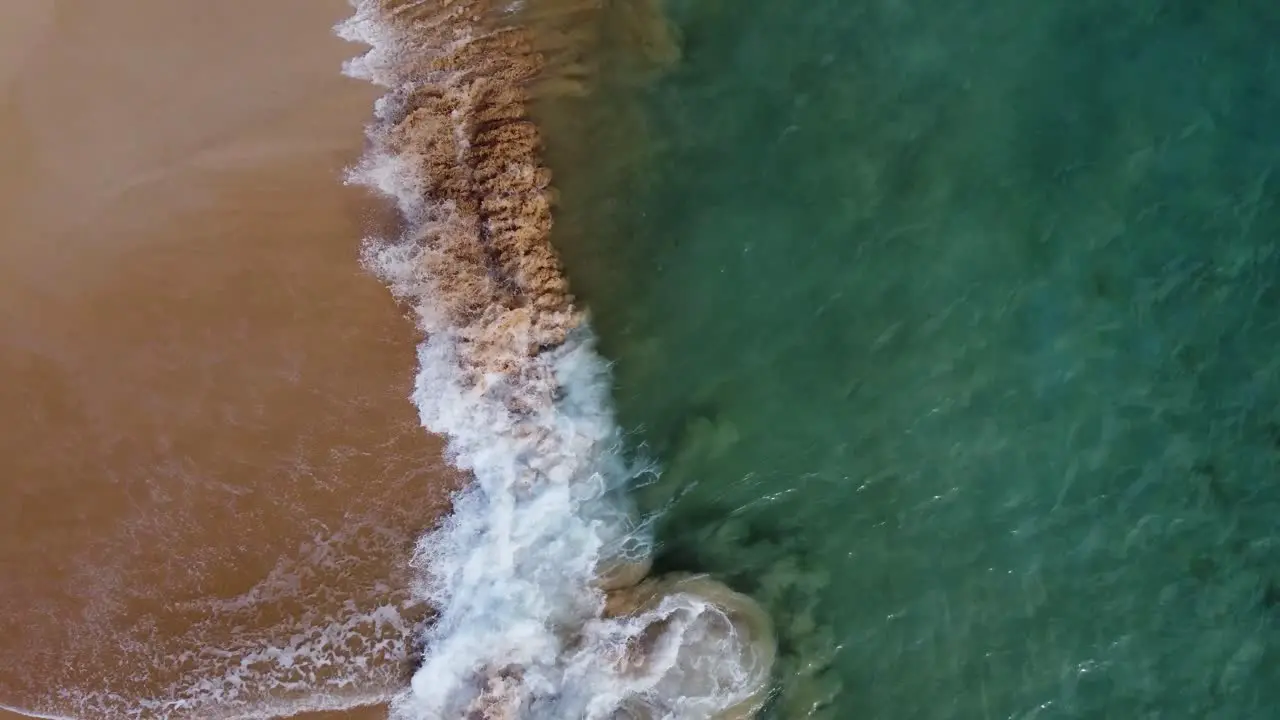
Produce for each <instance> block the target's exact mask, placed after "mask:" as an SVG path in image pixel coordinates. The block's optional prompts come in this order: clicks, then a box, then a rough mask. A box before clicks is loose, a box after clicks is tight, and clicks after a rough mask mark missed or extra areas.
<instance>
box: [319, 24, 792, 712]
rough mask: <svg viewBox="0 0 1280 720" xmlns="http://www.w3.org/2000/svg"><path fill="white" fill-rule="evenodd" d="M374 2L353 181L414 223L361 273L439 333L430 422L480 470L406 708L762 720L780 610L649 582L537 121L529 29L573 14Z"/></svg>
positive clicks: (468, 466)
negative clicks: (557, 241)
mask: <svg viewBox="0 0 1280 720" xmlns="http://www.w3.org/2000/svg"><path fill="white" fill-rule="evenodd" d="M593 7H594V6H593V5H591V4H584V3H574V4H572V5H571V6H569V7H566V8H564V17H566V18H570V19H571V20H572V21H575V22H577V21H581V19H582V17H583V16H584V14H589V13H590V12H591V11H592V9H593ZM355 8H356V11H355V14H354V16H353V17H352V18H351V19H350V20H348V21H347V22H346V23H344V24H343V25H341V26H339V28H338V32H339V34H340V35H341V36H342V37H345V38H347V39H350V40H354V41H359V42H363V43H366V44H368V45H369V46H370V47H371V49H370V50H369V51H368V52H367V53H366V54H365V55H363V56H362V57H360V58H357V59H356V60H353V61H351V63H349V65H348V67H347V72H348V73H349V74H351V75H354V76H357V77H363V78H366V79H368V80H370V81H372V82H375V83H378V84H381V85H383V86H385V87H387V88H388V92H387V94H386V95H385V96H384V97H383V98H382V99H381V100H380V101H379V102H378V104H377V107H376V109H375V118H376V119H375V122H373V123H372V124H371V125H370V127H369V131H368V136H369V149H368V152H367V153H366V156H365V158H364V159H363V161H362V162H361V164H360V165H359V166H358V167H357V168H356V170H355V171H354V172H353V174H352V178H351V179H352V181H354V182H357V183H361V184H364V185H368V186H370V187H373V188H375V189H377V190H379V191H381V192H382V193H384V194H386V195H388V196H390V197H391V198H392V199H393V200H394V201H395V203H396V205H397V208H398V209H399V211H400V213H401V215H402V216H403V218H404V232H403V234H402V235H401V236H400V237H398V238H395V239H393V240H389V241H371V242H369V243H367V247H366V261H367V263H368V265H369V266H370V267H371V268H373V269H374V270H375V271H376V272H377V273H378V274H379V275H381V276H382V277H383V278H385V279H386V281H387V282H388V284H389V285H390V286H391V288H392V290H393V292H395V293H396V294H397V296H399V297H400V298H401V299H402V300H404V301H405V302H406V303H407V304H408V305H409V306H411V307H412V308H413V309H414V311H415V313H416V314H417V317H418V320H419V324H420V326H421V328H422V330H423V331H424V332H425V334H426V340H425V341H424V342H423V343H422V344H421V346H420V348H419V361H420V370H419V374H418V378H417V383H416V388H415V392H414V395H413V399H414V402H415V403H416V405H417V407H418V409H419V412H420V415H421V418H422V422H423V424H424V426H425V427H426V428H427V429H429V430H431V431H432V432H436V433H439V434H441V435H443V436H445V437H446V438H447V439H448V453H449V458H450V459H451V461H452V462H453V463H454V464H456V465H457V466H458V467H459V468H461V469H464V470H467V471H469V472H470V473H471V474H472V475H473V476H474V482H473V483H472V484H471V485H470V486H469V487H468V488H467V489H466V490H464V491H463V492H461V493H460V494H459V495H458V496H457V497H456V498H455V503H454V510H453V513H452V515H451V516H450V517H449V519H448V520H447V521H446V522H444V523H443V524H442V525H441V526H439V527H438V528H436V529H435V530H433V531H432V532H430V533H428V534H427V535H426V536H424V537H423V538H422V539H421V541H420V542H419V544H418V551H417V555H416V560H415V567H416V568H417V569H418V571H419V578H420V580H419V584H418V587H416V588H415V591H416V593H417V595H418V596H419V597H421V598H422V599H424V600H426V601H427V602H429V603H430V604H431V605H432V606H433V607H435V608H436V609H437V610H438V613H439V614H438V616H437V619H436V621H435V623H434V624H433V625H432V626H431V627H430V629H428V630H427V631H426V637H425V641H424V646H425V648H426V650H425V653H424V657H423V661H422V664H421V666H420V667H419V669H418V670H417V672H416V673H415V675H414V678H413V681H412V687H411V689H410V690H408V691H406V692H404V693H402V694H401V695H399V696H398V697H397V698H396V700H395V701H394V703H393V710H392V712H393V716H394V717H397V718H405V719H409V718H412V719H415V720H418V719H437V718H438V719H441V720H443V719H445V718H448V719H449V720H452V719H453V718H459V717H466V718H476V719H477V720H478V719H479V718H549V719H550V718H554V719H555V720H564V718H627V717H630V718H637V719H639V718H652V719H653V720H657V719H658V718H688V719H690V720H693V719H695V718H712V717H723V718H745V717H748V716H750V714H751V713H752V712H753V711H754V710H755V709H756V708H757V707H758V706H759V704H760V703H761V701H762V698H763V693H764V692H765V689H766V688H767V687H768V678H769V668H770V667H771V664H772V659H773V638H772V630H771V629H770V628H769V625H768V619H767V617H765V616H764V615H763V613H761V612H760V611H759V609H758V608H756V607H755V605H754V604H753V603H752V602H751V601H750V600H749V599H747V598H746V597H745V596H741V595H738V594H736V593H733V592H732V591H730V590H728V589H727V588H725V587H724V586H722V585H720V584H718V583H716V582H714V581H712V580H710V579H707V578H668V579H661V580H648V581H645V582H643V583H640V584H639V585H636V584H635V583H637V582H639V581H640V580H641V578H643V576H644V575H645V574H646V573H647V572H648V569H649V561H648V558H649V553H650V550H651V539H650V537H649V535H648V534H647V531H646V529H645V528H644V527H642V525H641V523H639V522H638V519H637V518H636V516H635V513H634V511H633V509H632V508H631V507H630V505H629V504H628V502H627V499H626V496H625V490H626V488H627V486H628V485H629V483H630V481H631V480H632V479H634V478H635V477H636V475H637V474H638V473H639V472H641V471H643V470H645V468H642V467H641V468H638V467H634V466H632V465H630V464H629V463H628V462H627V460H626V459H625V457H624V455H623V452H622V448H623V442H622V435H621V432H620V430H619V428H618V425H617V422H616V421H615V419H614V416H613V412H612V408H611V405H610V402H609V387H610V381H609V376H608V370H607V365H606V364H605V362H604V361H603V360H602V359H601V357H600V356H599V355H598V354H597V353H596V352H595V350H594V343H593V339H592V336H591V333H590V330H589V328H588V327H587V324H586V322H585V319H584V317H583V315H582V314H581V313H580V312H579V311H578V310H577V309H576V308H575V307H574V303H573V298H572V296H571V295H570V294H569V290H568V285H567V283H566V281H565V278H564V274H563V272H562V271H561V268H560V265H559V262H558V259H557V257H556V254H555V252H554V250H553V248H552V246H551V242H550V232H551V206H552V200H553V194H552V191H551V189H550V183H551V176H550V172H549V171H548V170H547V169H546V168H545V167H544V166H543V165H542V162H541V158H540V150H541V145H540V139H539V133H538V129H537V127H536V126H535V125H534V123H533V122H531V121H530V120H529V119H528V116H527V114H526V104H527V103H528V101H529V97H528V88H529V87H530V84H531V83H532V82H533V81H534V80H535V79H539V78H540V76H541V73H542V72H543V70H544V69H545V67H546V63H547V62H548V61H547V56H546V55H545V54H543V53H541V52H537V51H535V48H537V44H536V42H535V39H534V37H533V34H532V33H531V32H530V31H528V30H527V29H526V28H525V27H524V26H523V25H521V24H520V23H519V21H520V19H521V18H522V17H536V18H539V22H546V19H547V18H548V17H550V16H554V15H555V12H554V8H551V9H549V8H547V7H537V8H530V7H525V6H524V5H522V4H514V5H507V6H500V5H497V4H495V3H491V2H488V1H487V0H443V1H440V2H434V3H421V2H406V1H404V0H381V1H378V0H366V1H364V2H359V3H357V4H356V5H355ZM561 29H562V30H563V28H561ZM571 37H573V34H572V33H568V32H557V33H556V34H555V37H554V40H553V41H552V42H550V43H549V44H550V45H554V46H555V47H556V48H557V53H558V58H559V59H558V60H556V62H558V63H560V66H559V67H558V69H557V72H561V73H565V72H568V71H566V70H565V68H570V69H571V70H572V72H568V74H569V75H572V74H573V73H576V72H580V71H581V68H582V67H583V65H582V63H580V62H576V61H574V62H567V61H565V58H573V57H575V55H574V52H573V50H572V47H571V45H572V43H571V42H570V41H569V40H567V38H571ZM549 86H555V87H557V88H560V90H563V89H564V87H566V85H565V83H550V84H549ZM575 87H578V88H581V87H582V85H581V83H580V82H579V83H578V84H577V85H575ZM620 609H624V610H623V611H619V610H620Z"/></svg>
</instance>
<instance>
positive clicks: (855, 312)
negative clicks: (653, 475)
mask: <svg viewBox="0 0 1280 720" xmlns="http://www.w3.org/2000/svg"><path fill="white" fill-rule="evenodd" d="M669 13H670V17H671V19H672V20H673V22H674V23H675V25H676V27H677V28H678V30H679V32H680V34H681V36H682V43H681V47H682V58H681V61H680V62H679V63H677V64H676V65H674V66H672V67H671V68H669V69H668V70H667V71H666V72H665V73H664V74H662V75H660V76H658V77H652V78H645V79H643V80H640V81H637V80H636V78H635V77H634V76H632V75H629V74H628V73H627V72H626V70H625V69H622V70H618V71H617V72H616V73H615V75H614V81H613V82H614V87H613V89H612V92H613V94H614V99H613V101H612V102H611V103H610V102H598V100H599V99H597V101H586V102H584V103H583V104H582V106H581V108H580V109H581V112H579V113H578V114H576V115H573V116H572V117H566V116H564V115H563V114H562V115H557V114H556V113H555V112H550V111H549V112H548V113H547V116H548V120H547V121H546V123H545V126H546V127H547V128H548V136H549V138H550V142H551V153H550V155H549V157H550V159H551V164H552V167H553V168H555V169H557V170H558V171H559V170H560V168H562V167H564V168H568V167H574V168H576V172H575V173H568V172H560V174H559V175H558V176H557V177H558V179H559V182H558V184H559V186H560V189H561V191H562V194H563V197H564V202H563V203H562V204H563V206H564V208H565V210H564V211H563V217H562V218H561V226H562V227H565V226H567V227H569V228H570V229H569V230H566V231H564V232H562V234H561V236H560V237H561V242H560V249H561V251H562V253H563V254H564V256H565V258H566V262H567V265H568V269H569V274H570V278H571V279H572V281H573V283H574V287H575V289H576V290H577V291H578V293H579V295H580V297H581V298H583V299H584V301H585V303H586V305H587V306H588V307H589V308H590V309H591V310H592V312H593V322H594V325H595V327H596V329H597V331H598V333H599V335H600V336H601V347H602V351H603V352H604V354H605V355H606V356H607V357H610V358H612V359H614V360H615V361H616V364H615V365H614V374H615V378H616V382H615V396H616V399H617V401H618V405H619V413H620V418H621V422H622V424H623V427H624V428H626V429H627V430H629V431H631V432H632V433H633V435H632V439H633V445H634V446H636V447H639V448H643V449H644V451H645V452H647V453H648V454H650V455H654V456H657V457H659V458H660V459H662V461H663V462H664V463H665V464H666V472H665V474H664V475H663V477H662V479H661V480H660V481H659V482H657V483H655V484H653V485H651V486H649V487H647V488H645V489H643V490H642V491H641V493H640V498H641V501H642V503H643V505H644V506H645V508H646V509H647V510H649V511H653V512H659V511H661V513H662V514H661V515H660V525H659V530H658V540H659V543H660V552H659V556H658V568H659V569H678V570H687V571H703V572H711V573H714V574H716V575H717V576H719V577H722V578H724V579H726V580H727V581H728V582H729V583H730V584H731V585H732V586H733V587H735V588H737V589H739V590H742V591H745V592H748V593H751V594H752V595H753V596H754V597H755V598H756V599H757V600H760V601H761V602H763V603H764V604H765V605H766V606H767V608H768V609H769V610H770V611H771V613H772V614H773V617H774V621H775V623H776V624H777V626H778V632H779V636H780V653H781V656H780V663H781V667H780V669H779V672H778V673H777V674H776V677H777V679H778V683H779V693H778V695H777V697H776V698H775V701H774V703H773V707H772V709H771V711H770V712H771V713H772V716H773V717H778V718H800V717H821V718H828V717H830V718H845V717H895V718H922V719H923V718H949V717H975V718H978V717H983V718H985V717H991V718H997V717H999V718H1006V717H1007V718H1032V717H1035V718H1050V717H1096V718H1103V717H1114V718H1133V717H1187V718H1206V717H1214V718H1240V717H1263V716H1266V715H1268V714H1269V713H1268V711H1267V708H1271V707H1275V706H1276V705H1277V703H1280V695H1277V693H1280V690H1277V688H1280V683H1277V680H1278V679H1280V670H1277V668H1280V663H1278V662H1277V658H1276V657H1275V656H1274V653H1275V650H1274V645H1275V640H1276V639H1277V637H1276V614H1275V613H1276V605H1277V598H1280V590H1278V589H1277V588H1280V574H1278V573H1280V565H1278V564H1277V554H1276V553H1277V547H1278V546H1277V542H1278V541H1280V537H1278V536H1277V532H1276V525H1275V517H1276V513H1277V511H1280V485H1277V483H1276V482H1275V480H1276V477H1277V471H1278V470H1280V467H1278V466H1277V463H1278V461H1280V450H1278V448H1280V442H1278V440H1277V438H1278V437H1280V435H1278V434H1277V428H1278V427H1280V417H1277V415H1276V410H1275V408H1276V403H1277V400H1278V399H1280V397H1278V396H1280V376H1277V365H1276V363H1275V360H1274V357H1275V348H1276V344H1277V342H1278V341H1280V327H1278V326H1277V325H1276V323H1275V321H1274V318H1273V317H1272V316H1273V315H1274V308H1275V307H1276V303H1277V301H1278V300H1280V289H1278V288H1277V285H1276V282H1277V270H1278V269H1280V255H1278V254H1277V247H1276V238H1277V231H1280V211H1278V210H1277V208H1276V203H1275V201H1276V197H1277V188H1278V187H1280V186H1278V185H1277V182H1278V181H1277V178H1276V177H1275V176H1274V174H1273V172H1272V171H1273V169H1274V168H1275V167H1276V163H1277V161H1280V130H1277V128H1280V59H1278V58H1277V53H1276V51H1275V46H1274V42H1273V38H1274V37H1275V36H1276V32H1277V30H1280V12H1278V11H1277V10H1276V9H1275V6H1274V5H1273V4H1271V3H1266V2H1251V1H1241V2H1232V3H1219V4H1216V5H1214V6H1213V7H1209V6H1203V5H1201V4H1196V3H1184V2H1160V1H1157V0H1152V1H1150V2H1137V3H1124V4H1122V6H1117V5H1116V4H1115V3H1104V2H1053V3H1039V4H1035V6H1034V7H1032V6H1030V5H1026V4H1003V3H991V2H962V3H959V4H957V3H941V2H932V1H930V0H918V1H916V2H900V1H898V0H873V1H871V2H848V1H847V0H841V1H835V0H828V1H825V2H817V3H810V4H806V5H805V6H804V8H803V9H799V8H798V7H797V6H791V5H788V6H783V5H779V4H776V3H774V4H770V3H763V2H752V3H746V4H745V5H744V4H743V3H732V4H731V3H725V2H716V1H714V0H700V1H693V0H687V1H686V0H673V2H671V3H669ZM604 97H608V96H607V95H606V96H604ZM619 108H624V109H625V113H624V112H623V110H619ZM620 126H625V127H627V128H629V129H630V130H629V131H628V132H625V133H621V132H618V128H619V127H620Z"/></svg>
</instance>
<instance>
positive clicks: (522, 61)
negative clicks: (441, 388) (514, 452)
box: [375, 0, 582, 409]
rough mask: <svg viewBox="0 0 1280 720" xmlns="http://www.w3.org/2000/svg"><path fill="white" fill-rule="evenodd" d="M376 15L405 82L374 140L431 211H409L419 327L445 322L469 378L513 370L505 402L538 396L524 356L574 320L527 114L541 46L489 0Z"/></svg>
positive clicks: (389, 9) (540, 388) (384, 6)
mask: <svg viewBox="0 0 1280 720" xmlns="http://www.w3.org/2000/svg"><path fill="white" fill-rule="evenodd" d="M377 12H378V13H379V15H380V16H381V17H382V18H383V19H384V21H385V22H387V23H388V25H387V26H385V27H384V30H389V29H392V28H394V30H395V31H398V32H399V33H402V35H401V39H400V47H399V48H398V50H399V52H398V53H397V56H396V57H395V59H394V62H395V66H396V70H395V72H396V75H397V76H398V77H399V78H402V79H403V82H404V83H405V84H402V85H401V86H400V87H393V88H392V94H391V95H389V96H388V98H387V99H386V100H385V102H386V103H387V106H388V109H389V111H390V112H389V116H388V117H387V118H386V119H387V120H389V121H390V122H388V123H387V124H386V125H385V126H384V128H383V129H382V130H381V131H380V132H379V133H378V134H377V136H376V137H375V143H376V144H378V145H380V147H379V148H378V152H379V153H380V154H383V156H384V157H385V156H390V157H394V158H396V159H397V162H396V165H397V167H399V168H401V171H402V172H404V173H405V175H406V176H407V177H405V178H404V179H408V180H409V181H410V182H411V183H412V184H414V185H416V186H417V187H414V188H412V190H414V191H416V193H417V194H419V195H420V197H421V198H422V200H423V201H424V204H423V206H422V207H421V208H415V209H413V211H412V212H411V215H416V214H418V213H419V212H421V213H427V214H429V215H430V216H431V217H430V218H429V220H428V219H427V218H422V217H417V218H413V217H411V218H409V221H410V223H414V222H415V221H417V222H418V223H420V224H418V227H417V230H418V232H419V234H420V235H421V237H419V238H417V241H418V243H420V249H421V254H420V255H419V257H418V262H417V263H416V264H417V267H416V268H415V270H414V273H415V277H414V278H413V280H412V282H413V283H414V284H417V283H421V284H422V286H423V287H424V290H422V291H419V292H423V291H425V292H428V293H429V294H430V299H429V301H427V302H426V307H422V306H421V305H420V306H419V307H420V308H421V309H422V310H423V311H424V312H425V313H428V314H430V315H432V317H430V318H424V319H426V320H427V323H426V328H425V329H427V331H428V332H430V331H432V330H437V331H439V330H444V329H449V330H451V331H454V332H456V337H457V350H458V352H459V356H460V357H459V360H460V363H461V364H462V366H463V367H465V368H466V369H467V370H468V371H469V372H468V374H469V376H470V381H471V382H475V383H481V382H482V381H483V378H484V376H485V375H487V374H490V373H499V374H501V375H503V376H510V375H513V374H514V375H518V376H519V383H518V385H519V387H520V388H521V389H522V390H523V392H522V393H521V397H519V398H512V401H513V402H517V403H526V406H525V409H528V408H529V407H532V406H533V405H536V404H538V403H545V402H549V401H550V399H551V390H552V385H553V383H552V381H551V380H550V378H546V377H536V376H535V375H536V372H535V369H534V368H532V367H530V364H529V363H527V362H524V361H523V359H525V358H529V357H531V356H533V355H535V354H537V353H538V352H539V351H540V350H542V349H544V348H548V347H552V346H556V345H559V344H561V343H563V342H564V340H565V338H566V337H567V334H568V333H569V332H570V331H571V330H573V329H574V328H576V327H578V326H579V325H580V324H581V322H582V317H581V315H580V313H578V312H577V311H576V310H575V309H574V307H573V301H572V297H571V296H570V294H569V290H568V284H567V283H566V281H565V279H564V275H563V273H562V272H561V269H560V266H559V262H558V260H557V258H556V255H555V252H554V250H553V249H552V247H551V242H550V233H551V202H552V193H551V190H550V183H551V174H550V171H548V170H547V169H546V168H544V167H542V165H541V160H540V157H539V147H540V140H539V136H538V130H537V128H536V126H535V125H534V124H533V123H532V122H531V121H530V120H529V119H528V118H527V117H526V113H525V104H526V102H527V100H528V87H529V84H530V82H531V81H532V80H533V79H534V78H536V77H538V76H539V75H540V72H541V70H542V69H543V65H544V62H543V55H541V54H539V53H536V52H534V51H533V48H532V45H531V43H530V41H529V36H528V34H527V33H526V32H525V31H524V30H522V29H520V28H518V27H514V26H509V25H506V24H505V23H504V18H503V15H504V10H503V9H502V8H501V7H497V6H496V3H493V2H489V0H466V1H463V2H440V3H426V4H423V3H417V2H404V1H402V0H388V1H387V2H383V3H381V4H380V5H379V7H378V8H377ZM486 27H487V28H488V29H486V30H484V31H483V34H482V35H479V36H475V35H473V33H476V32H480V28H486ZM398 84H399V83H398ZM397 194H398V195H399V193H397ZM402 197H403V196H402ZM423 220H428V221H427V222H422V221H423ZM425 288H429V290H427V289H425ZM411 294H414V293H411Z"/></svg>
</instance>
